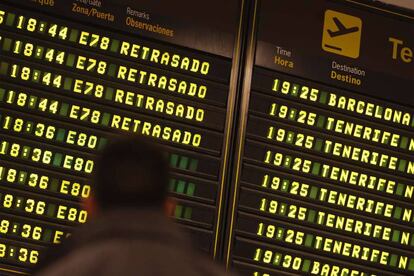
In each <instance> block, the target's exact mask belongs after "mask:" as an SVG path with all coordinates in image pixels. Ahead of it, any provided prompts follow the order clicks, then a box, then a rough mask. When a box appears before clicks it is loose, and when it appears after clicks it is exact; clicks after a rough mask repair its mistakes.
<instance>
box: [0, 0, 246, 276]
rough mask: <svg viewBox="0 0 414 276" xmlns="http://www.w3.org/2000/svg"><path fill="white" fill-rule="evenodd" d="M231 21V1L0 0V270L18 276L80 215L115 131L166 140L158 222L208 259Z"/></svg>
mask: <svg viewBox="0 0 414 276" xmlns="http://www.w3.org/2000/svg"><path fill="white" fill-rule="evenodd" d="M218 5H220V7H221V8H220V10H217V9H216V7H217V6H218ZM189 10H191V12H190V13H189V12H188V11H189ZM212 13H215V14H216V16H220V17H221V18H223V20H222V21H221V22H217V21H215V20H213V21H212V20H211V14H212ZM239 13H240V4H239V3H238V1H227V2H226V3H223V2H221V1H220V2H219V1H209V2H208V3H207V2H206V3H194V2H193V1H179V2H177V3H176V2H171V1H162V2H161V3H160V2H157V3H155V2H154V3H153V2H148V1H141V2H140V3H137V1H115V2H114V1H63V0H55V1H29V0H26V1H24V0H22V1H2V3H0V107H1V111H0V121H1V123H0V125H1V127H0V182H1V186H0V232H1V244H0V259H1V260H0V274H2V275H3V274H9V273H10V274H26V273H30V270H31V268H32V267H33V266H34V265H35V264H36V263H37V262H38V259H39V256H41V254H42V252H43V250H44V249H45V248H46V247H48V246H49V245H51V244H53V243H59V242H61V241H62V240H63V239H64V238H65V237H67V236H68V235H69V234H70V233H71V231H72V229H73V227H75V226H77V225H79V224H82V223H85V222H86V221H87V220H88V214H87V212H86V211H85V210H83V208H82V205H81V203H80V201H81V199H82V198H86V197H88V196H89V195H90V193H91V187H90V184H89V182H90V179H89V177H90V175H91V174H92V173H93V171H94V167H95V162H96V156H97V154H98V153H99V151H101V150H102V149H103V148H104V147H105V145H106V144H107V143H108V142H109V141H110V140H111V139H113V138H114V137H116V136H118V135H120V134H122V133H134V134H137V135H142V136H148V137H152V138H153V139H154V141H157V142H159V143H162V144H164V146H165V149H166V154H167V155H168V160H169V163H170V166H171V168H172V174H171V178H170V182H169V190H170V192H171V193H172V195H173V196H174V197H175V198H176V199H177V205H176V207H175V209H174V210H173V211H172V213H171V214H170V215H171V216H172V217H173V218H175V220H176V221H177V222H178V223H180V224H181V225H182V226H183V227H184V229H185V230H186V231H189V232H190V234H191V235H192V236H193V238H194V244H195V245H196V246H198V247H200V248H201V249H202V250H204V251H206V252H207V253H208V254H209V255H211V256H214V257H216V255H217V250H218V246H219V244H218V243H219V241H220V235H219V234H221V232H220V233H219V229H221V227H222V225H221V224H220V222H221V221H222V219H221V216H222V196H223V193H224V188H225V184H224V175H225V163H226V162H227V157H226V156H227V155H228V153H227V152H228V148H229V145H228V144H229V141H228V140H229V138H230V136H229V131H228V129H229V128H230V127H231V119H228V118H231V117H232V116H231V115H232V112H233V111H232V110H231V109H230V108H229V106H231V105H232V102H233V101H234V97H235V93H234V92H232V90H231V88H230V86H231V85H230V82H231V81H230V79H231V67H232V62H233V55H234V51H235V49H236V50H237V47H236V44H235V42H236V39H237V37H236V35H237V28H238V24H239V22H238V20H239V19H238V17H239ZM57 15H58V16H57Z"/></svg>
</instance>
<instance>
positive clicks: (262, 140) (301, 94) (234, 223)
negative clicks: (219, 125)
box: [225, 0, 414, 276]
mask: <svg viewBox="0 0 414 276" xmlns="http://www.w3.org/2000/svg"><path fill="white" fill-rule="evenodd" d="M361 2H362V1H328V0H327V1H325V0H318V1H302V0H299V1H282V0H274V1H270V0H260V1H254V3H253V7H252V14H253V15H254V16H253V17H252V18H253V19H252V23H251V27H250V28H251V32H250V37H249V39H248V41H249V43H250V44H249V45H248V50H247V56H246V68H245V70H246V75H245V79H244V83H243V86H244V87H243V92H242V101H241V104H240V114H241V115H240V122H239V130H238V138H237V142H236V144H237V145H238V147H237V149H236V153H235V159H236V161H235V164H236V165H235V167H234V172H233V173H234V179H233V185H234V187H233V189H232V193H231V196H232V197H233V198H232V199H231V206H230V208H229V219H228V247H227V250H226V252H225V255H226V262H227V265H228V266H229V267H232V268H235V269H236V270H238V271H239V272H240V273H241V274H242V275H251V276H259V275H261V276H269V275H412V274H414V253H413V252H414V251H413V249H414V201H413V198H414V131H413V129H414V97H413V93H414V60H413V51H414V49H413V46H414V40H413V38H414V36H413V34H414V17H413V16H411V15H409V14H408V13H402V11H398V10H386V9H384V8H385V7H384V6H381V5H378V4H377V5H375V4H373V3H366V2H363V3H361ZM367 2H368V1H367ZM367 4H368V5H367Z"/></svg>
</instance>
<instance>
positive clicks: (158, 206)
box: [36, 137, 225, 276]
mask: <svg viewBox="0 0 414 276" xmlns="http://www.w3.org/2000/svg"><path fill="white" fill-rule="evenodd" d="M93 183H94V194H93V196H91V197H90V198H89V199H88V200H87V201H86V202H85V208H86V209H87V211H88V214H89V215H90V217H91V219H90V221H88V222H87V223H86V224H85V225H83V226H81V227H79V228H78V229H77V230H75V232H74V233H73V235H72V236H71V237H70V238H69V239H68V240H66V241H65V242H63V244H62V245H59V246H58V247H57V248H55V249H52V250H50V251H49V252H48V253H47V254H46V257H45V259H44V260H42V259H41V260H40V264H39V267H38V269H37V273H36V275H42V276H49V275H59V276H66V275H68V276H69V275H70V276H73V275H88V276H90V275H92V276H95V275H96V276H97V275H108V276H109V275H111V276H118V275H120V276H121V275H122V276H127V275H140V276H143V275H195V276H197V275H225V272H224V270H222V269H221V268H220V267H218V266H217V265H216V264H214V263H213V262H212V261H210V260H208V258H206V257H204V256H201V255H199V253H197V252H196V251H194V250H193V249H192V248H191V246H190V244H189V241H188V240H187V239H186V237H185V236H184V235H183V233H182V232H181V231H180V229H178V226H177V225H176V224H174V223H173V222H172V221H171V220H170V219H169V218H168V217H167V216H166V214H165V213H166V212H167V213H168V209H170V208H171V205H172V204H171V202H170V201H169V199H168V197H167V183H168V164H167V161H166V159H165V157H164V154H163V151H162V150H161V148H160V147H159V146H157V145H155V144H152V143H150V142H149V141H147V140H143V139H142V138H137V137H124V138H122V139H119V140H117V141H115V142H113V143H111V144H109V145H108V146H107V147H106V148H105V150H104V151H103V153H102V155H101V159H100V162H98V163H97V170H96V172H95V179H94V182H93Z"/></svg>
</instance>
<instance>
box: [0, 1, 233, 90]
mask: <svg viewBox="0 0 414 276" xmlns="http://www.w3.org/2000/svg"><path fill="white" fill-rule="evenodd" d="M0 26H2V27H3V28H6V29H7V30H10V31H13V32H14V33H21V34H29V35H32V36H35V37H39V38H43V39H45V40H50V41H54V42H61V43H65V44H67V45H71V46H72V47H76V48H82V49H85V50H89V51H95V52H101V53H104V54H105V55H110V56H114V57H117V58H122V59H124V60H129V61H134V62H139V63H145V64H149V65H152V66H154V65H155V66H157V67H162V68H166V69H172V70H175V71H181V72H185V73H188V74H192V75H196V76H200V77H206V78H209V79H213V80H219V81H224V82H227V81H228V79H229V78H230V62H229V61H226V60H225V59H221V58H213V57H211V56H210V55H204V56H201V58H200V54H199V53H198V54H196V53H191V52H190V51H184V50H180V49H177V48H176V47H172V46H166V45H161V44H159V43H154V42H151V41H148V40H143V39H139V38H137V37H136V36H134V37H131V36H125V35H121V34H119V33H112V32H109V31H108V30H105V31H104V32H103V31H102V30H97V29H94V28H91V27H89V26H85V25H79V24H74V23H73V22H68V21H62V20H59V19H56V18H51V17H48V16H45V15H44V14H42V15H40V14H36V13H32V12H28V11H27V10H20V9H17V8H15V7H13V8H10V7H8V6H1V7H0Z"/></svg>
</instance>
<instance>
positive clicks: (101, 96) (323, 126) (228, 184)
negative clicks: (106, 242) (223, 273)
mask: <svg viewBox="0 0 414 276" xmlns="http://www.w3.org/2000/svg"><path fill="white" fill-rule="evenodd" d="M374 2H375V3H374ZM374 2H373V1H368V0H361V1H353V0H314V1H306V0H296V1H288V0H256V1H239V0H231V1H215V0H213V1H205V2H200V1H187V0H182V1H161V2H159V1H158V2H151V1H134V0H122V1H107V0H101V1H80V0H76V1H75V0H73V1H72V0H71V1H66V0H41V1H40V0H19V1H12V0H4V1H2V2H1V3H0V274H1V275H21V274H30V271H31V268H32V267H33V266H34V265H35V264H36V263H37V262H38V260H39V258H40V257H41V255H42V252H43V251H44V250H45V249H46V248H47V247H48V246H50V245H51V244H53V243H60V242H61V241H62V240H63V239H65V238H66V237H67V236H69V235H70V233H71V232H72V230H73V228H74V227H76V226H78V225H80V224H83V223H85V222H86V221H87V220H88V214H87V213H86V211H85V210H84V209H83V208H82V204H81V200H82V199H83V198H86V197H88V196H89V195H90V194H91V192H93V191H92V188H91V186H90V179H89V178H90V176H91V173H93V170H94V167H95V162H96V156H97V154H98V153H99V152H100V151H101V150H102V149H103V148H104V147H105V145H106V144H107V143H108V142H109V141H110V140H111V139H113V138H115V137H116V136H118V135H120V134H122V133H133V134H136V135H142V136H148V137H151V138H153V140H154V141H156V142H159V143H161V144H163V145H164V146H165V149H166V155H167V158H168V160H169V163H170V166H171V168H172V173H171V178H170V180H169V184H168V185H169V190H170V192H171V194H172V195H173V196H174V197H175V198H176V199H177V205H176V207H175V209H174V210H172V213H171V214H170V215H171V216H172V217H173V218H174V219H175V220H176V221H177V223H179V225H181V226H182V227H183V229H184V230H186V231H188V232H189V233H190V234H191V235H192V237H193V240H194V244H195V245H196V246H197V247H199V248H200V249H201V250H203V251H205V252H207V254H210V255H211V256H212V257H213V258H215V259H216V260H218V261H223V262H225V263H226V264H227V267H228V268H229V269H235V270H236V271H238V272H240V275H246V276H247V275H249V276H270V275H411V274H413V273H414V253H413V248H414V226H413V225H414V201H413V197H414V177H413V175H414V132H413V128H414V97H413V93H414V89H413V87H414V54H413V52H414V40H413V38H414V36H413V34H414V15H413V13H412V12H411V11H405V10H401V9H397V8H396V7H391V6H386V5H382V4H380V3H377V2H376V1H374Z"/></svg>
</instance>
